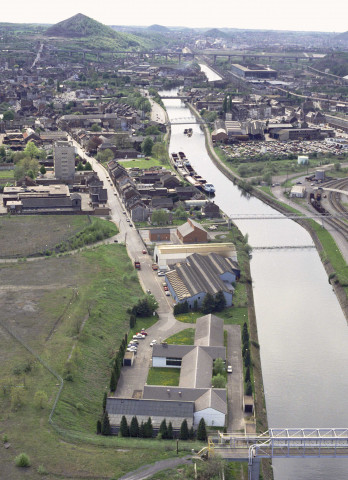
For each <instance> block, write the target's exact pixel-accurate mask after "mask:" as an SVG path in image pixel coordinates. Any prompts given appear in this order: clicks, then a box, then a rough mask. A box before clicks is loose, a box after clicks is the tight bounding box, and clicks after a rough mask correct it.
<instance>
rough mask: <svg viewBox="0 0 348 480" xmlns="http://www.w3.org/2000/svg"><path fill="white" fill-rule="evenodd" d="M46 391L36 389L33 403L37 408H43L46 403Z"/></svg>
mask: <svg viewBox="0 0 348 480" xmlns="http://www.w3.org/2000/svg"><path fill="white" fill-rule="evenodd" d="M47 401H48V398H47V393H46V392H43V391H42V390H38V391H37V392H36V393H35V395H34V403H35V406H36V407H37V408H45V407H46V405H47Z"/></svg>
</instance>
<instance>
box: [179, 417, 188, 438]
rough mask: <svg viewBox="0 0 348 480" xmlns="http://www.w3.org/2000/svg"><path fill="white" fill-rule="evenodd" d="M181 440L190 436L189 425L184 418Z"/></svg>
mask: <svg viewBox="0 0 348 480" xmlns="http://www.w3.org/2000/svg"><path fill="white" fill-rule="evenodd" d="M179 438H180V440H188V438H189V431H188V426H187V420H186V418H185V420H183V422H182V424H181V427H180V435H179Z"/></svg>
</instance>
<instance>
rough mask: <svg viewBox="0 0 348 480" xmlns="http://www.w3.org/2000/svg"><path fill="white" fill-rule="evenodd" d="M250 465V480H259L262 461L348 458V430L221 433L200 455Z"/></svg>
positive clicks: (310, 429)
mask: <svg viewBox="0 0 348 480" xmlns="http://www.w3.org/2000/svg"><path fill="white" fill-rule="evenodd" d="M203 454H208V455H214V454H215V455H216V454H217V455H219V456H221V457H222V458H224V459H226V460H228V461H231V462H232V461H245V462H246V461H247V462H248V472H249V480H258V479H259V475H260V461H261V459H262V458H268V459H273V458H289V459H291V458H322V457H326V458H348V428H271V429H269V430H267V431H266V432H265V433H262V434H260V435H257V434H251V435H248V434H242V433H220V432H218V434H217V435H212V436H210V437H209V438H208V446H207V447H205V448H203V449H202V450H201V451H200V452H199V455H203Z"/></svg>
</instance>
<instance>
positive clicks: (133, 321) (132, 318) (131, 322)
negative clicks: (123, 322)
mask: <svg viewBox="0 0 348 480" xmlns="http://www.w3.org/2000/svg"><path fill="white" fill-rule="evenodd" d="M136 321H137V318H136V316H135V315H133V314H132V315H131V316H130V317H129V327H130V328H131V329H132V328H134V327H135V324H136Z"/></svg>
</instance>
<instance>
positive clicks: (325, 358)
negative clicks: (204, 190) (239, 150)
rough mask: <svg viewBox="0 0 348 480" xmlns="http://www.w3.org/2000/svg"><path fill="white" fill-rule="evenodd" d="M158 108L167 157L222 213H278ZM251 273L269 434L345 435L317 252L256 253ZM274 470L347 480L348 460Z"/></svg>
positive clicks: (257, 234) (266, 238)
mask: <svg viewBox="0 0 348 480" xmlns="http://www.w3.org/2000/svg"><path fill="white" fill-rule="evenodd" d="M176 91H177V90H172V91H170V92H162V94H163V95H169V94H171V95H173V94H174V95H176ZM164 103H165V106H166V109H167V112H168V116H169V119H170V121H171V122H172V135H171V141H170V147H169V151H170V152H178V151H183V152H185V154H186V156H187V157H188V159H189V160H190V162H191V163H192V165H193V167H194V168H195V170H196V171H197V173H199V174H200V175H202V177H204V178H205V179H206V180H207V181H208V182H209V183H213V184H214V185H215V188H216V196H215V202H216V203H217V204H218V205H219V207H220V208H221V209H222V210H223V211H224V212H225V213H227V214H228V215H230V216H231V217H232V218H233V215H234V214H276V213H277V212H275V211H274V210H273V209H272V208H270V207H269V206H267V205H265V204H264V203H262V202H261V201H260V200H258V199H256V198H253V197H252V198H248V197H246V196H245V195H243V194H242V193H241V191H240V190H239V189H238V188H237V187H235V186H234V185H233V183H232V182H231V181H229V180H228V179H227V178H226V177H225V176H224V175H223V174H222V173H221V172H220V171H219V170H218V169H217V168H216V167H215V166H214V164H213V163H212V162H211V160H210V158H209V156H208V153H207V151H206V148H205V140H204V135H203V132H202V131H201V129H200V127H199V125H197V124H196V122H195V119H194V117H193V116H192V115H191V113H190V111H189V109H188V108H187V107H185V105H184V104H183V102H181V101H180V100H164ZM188 118H189V119H190V120H189V121H191V120H192V125H190V127H191V126H192V128H193V135H192V137H191V138H189V137H187V136H186V135H184V134H183V130H184V128H187V125H177V126H174V125H173V123H175V121H177V122H179V121H181V122H183V121H185V120H183V119H188ZM179 119H180V120H179ZM236 223H237V224H238V227H239V228H240V230H241V231H242V232H243V233H244V234H245V233H248V234H249V243H250V244H251V245H252V246H255V247H256V246H257V247H259V246H273V245H277V246H281V245H286V246H288V245H311V244H312V240H311V238H310V236H309V234H308V233H307V232H306V231H305V230H304V229H302V228H301V227H300V226H299V225H297V224H296V223H295V222H293V221H291V220H287V219H283V220H250V219H249V220H239V221H238V222H236ZM251 272H252V277H253V286H254V297H255V306H256V313H257V324H258V333H259V341H260V345H261V362H262V371H263V379H264V387H265V393H266V406H267V413H268V422H269V427H303V428H305V427H347V426H348V413H347V409H346V404H345V399H346V398H348V375H347V372H346V370H345V366H346V365H347V364H348V329H347V323H346V321H345V318H344V315H343V313H342V311H341V309H340V306H339V303H338V301H337V299H336V296H335V294H334V293H333V291H332V289H331V287H330V285H329V283H328V280H327V275H326V273H325V270H324V268H323V266H322V264H321V261H320V259H319V255H318V253H317V251H316V250H315V249H302V250H301V249H293V250H290V249H285V250H266V251H265V250H255V251H254V253H253V258H252V261H251ZM273 466H274V473H275V479H276V480H295V479H296V480H309V479H310V480H313V479H316V480H327V479H328V478H330V477H331V478H333V479H335V480H346V479H347V472H348V460H347V459H312V460H310V459H296V460H295V459H294V460H292V459H284V460H279V459H278V460H276V461H274V462H273Z"/></svg>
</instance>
